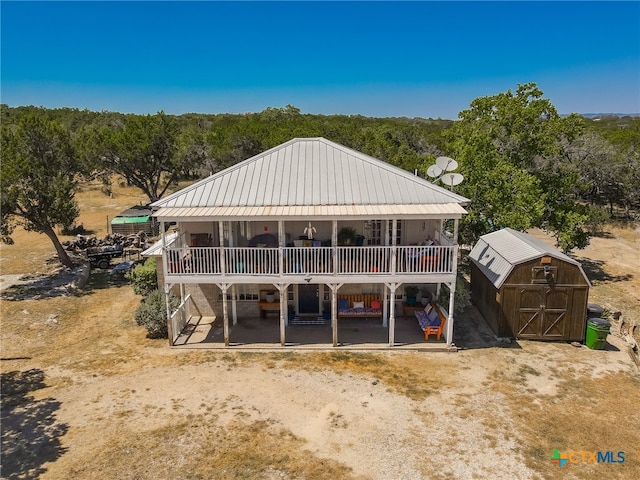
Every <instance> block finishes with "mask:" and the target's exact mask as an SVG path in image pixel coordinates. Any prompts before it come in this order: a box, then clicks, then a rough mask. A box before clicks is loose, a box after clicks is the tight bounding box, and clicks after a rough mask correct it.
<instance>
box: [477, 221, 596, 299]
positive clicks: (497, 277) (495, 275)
mask: <svg viewBox="0 0 640 480" xmlns="http://www.w3.org/2000/svg"><path fill="white" fill-rule="evenodd" d="M543 256H550V257H554V258H557V259H560V260H563V261H565V262H567V263H570V264H573V265H576V266H577V267H578V268H579V269H580V272H581V273H582V275H583V276H584V278H585V280H586V281H587V284H588V285H590V282H589V279H588V278H587V276H586V274H585V273H584V270H583V269H582V265H581V264H580V262H578V261H577V260H574V259H573V258H571V257H569V256H567V255H565V254H564V253H562V252H560V251H559V250H556V249H555V248H553V247H550V246H549V245H547V244H546V243H544V242H542V241H540V240H538V239H537V238H535V237H533V236H531V235H529V234H527V233H523V232H518V231H517V230H513V229H511V228H503V229H502V230H498V231H496V232H492V233H488V234H486V235H483V236H482V237H480V239H479V240H478V242H477V243H476V245H475V246H474V247H473V249H472V250H471V253H469V258H470V260H471V261H472V262H473V263H474V264H475V265H476V266H477V267H478V268H479V269H480V271H481V272H482V273H483V274H484V275H485V276H486V277H487V278H488V279H489V280H490V281H491V282H492V283H493V285H494V286H495V287H496V288H500V287H501V286H502V284H503V283H504V282H505V280H506V279H507V278H508V277H509V275H510V274H511V272H512V271H513V269H514V267H515V266H517V265H519V264H521V263H525V262H528V261H530V260H535V259H536V258H540V257H543Z"/></svg>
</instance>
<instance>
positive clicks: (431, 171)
mask: <svg viewBox="0 0 640 480" xmlns="http://www.w3.org/2000/svg"><path fill="white" fill-rule="evenodd" d="M441 173H442V169H441V168H440V167H439V166H438V165H431V166H430V167H429V168H427V175H429V176H430V177H431V178H436V177H438V176H440V174H441Z"/></svg>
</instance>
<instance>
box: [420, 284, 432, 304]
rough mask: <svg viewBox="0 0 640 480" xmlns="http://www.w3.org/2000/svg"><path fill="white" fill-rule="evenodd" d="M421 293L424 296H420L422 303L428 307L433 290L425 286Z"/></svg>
mask: <svg viewBox="0 0 640 480" xmlns="http://www.w3.org/2000/svg"><path fill="white" fill-rule="evenodd" d="M420 293H421V295H422V297H421V298H420V303H422V305H424V306H425V307H426V306H427V305H428V304H429V303H431V299H432V298H433V297H432V295H431V292H430V291H429V289H428V288H427V287H424V288H422V289H421V290H420Z"/></svg>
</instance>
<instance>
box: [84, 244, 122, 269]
mask: <svg viewBox="0 0 640 480" xmlns="http://www.w3.org/2000/svg"><path fill="white" fill-rule="evenodd" d="M123 251H124V247H123V246H122V244H119V245H105V246H102V247H89V248H87V249H86V250H85V252H86V254H87V258H88V259H89V262H90V263H91V267H92V268H102V269H107V268H109V267H111V259H112V258H121V257H122V255H123Z"/></svg>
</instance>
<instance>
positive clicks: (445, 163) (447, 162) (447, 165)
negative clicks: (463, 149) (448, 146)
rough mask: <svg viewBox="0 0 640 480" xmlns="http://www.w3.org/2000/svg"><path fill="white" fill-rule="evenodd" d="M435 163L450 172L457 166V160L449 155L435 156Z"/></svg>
mask: <svg viewBox="0 0 640 480" xmlns="http://www.w3.org/2000/svg"><path fill="white" fill-rule="evenodd" d="M436 165H437V166H438V167H440V168H441V169H442V170H444V171H445V172H450V171H451V170H455V169H456V168H458V162H456V161H455V160H454V159H453V158H449V157H438V158H436Z"/></svg>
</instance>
